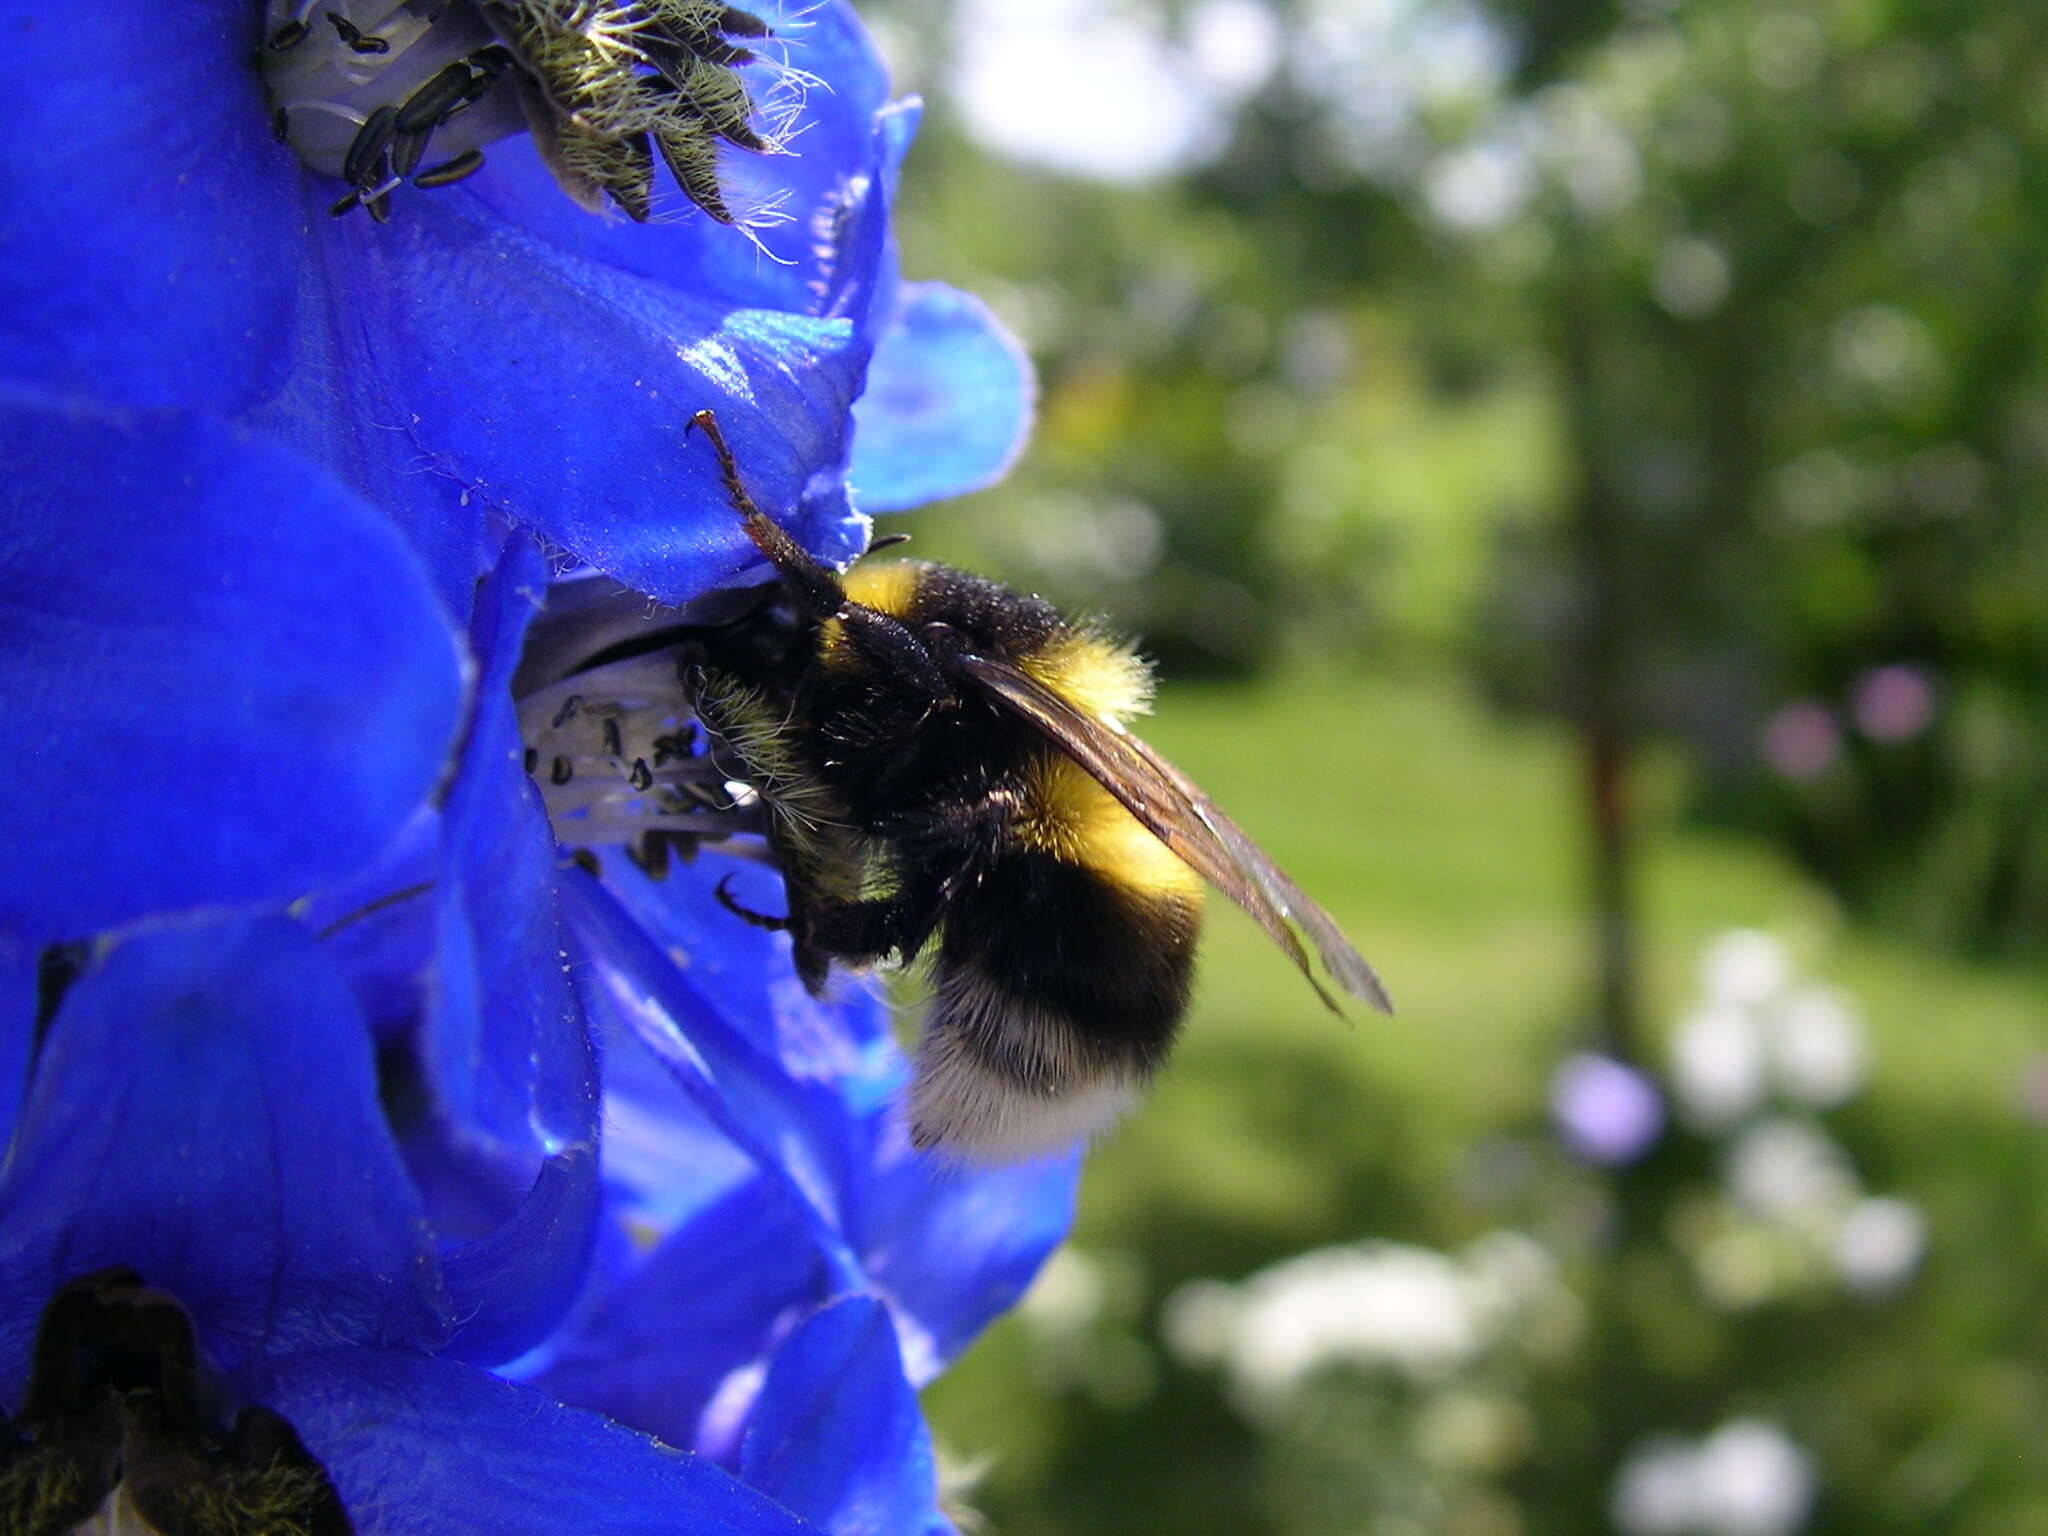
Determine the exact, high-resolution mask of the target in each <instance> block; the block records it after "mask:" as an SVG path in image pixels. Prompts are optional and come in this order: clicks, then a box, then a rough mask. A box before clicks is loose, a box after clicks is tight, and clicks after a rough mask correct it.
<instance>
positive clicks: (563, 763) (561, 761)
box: [548, 757, 576, 784]
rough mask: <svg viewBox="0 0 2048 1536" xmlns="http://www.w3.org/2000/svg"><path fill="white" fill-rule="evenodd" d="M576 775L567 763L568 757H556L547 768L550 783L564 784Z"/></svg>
mask: <svg viewBox="0 0 2048 1536" xmlns="http://www.w3.org/2000/svg"><path fill="white" fill-rule="evenodd" d="M575 777H576V770H575V769H574V768H572V767H571V766H570V765H569V759H567V758H566V757H558V758H556V759H555V760H554V762H553V763H552V764H551V765H550V766H549V768H548V782H549V783H550V784H566V783H568V782H569V781H570V780H571V779H573V778H575Z"/></svg>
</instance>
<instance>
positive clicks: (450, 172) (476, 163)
mask: <svg viewBox="0 0 2048 1536" xmlns="http://www.w3.org/2000/svg"><path fill="white" fill-rule="evenodd" d="M483 167H484V152H483V151H482V150H480V149H465V150H464V151H463V152H462V153H461V154H459V155H457V156H456V157H455V158H454V159H453V160H443V161H442V162H441V163H440V164H439V165H430V166H428V167H427V168H426V169H425V170H424V171H421V172H420V173H419V175H417V176H415V177H413V179H412V184H413V185H414V186H416V187H447V186H453V185H454V184H455V183H456V182H458V181H461V180H462V179H463V178H464V177H465V176H474V175H475V174H476V173H477V172H478V171H480V170H482V169H483Z"/></svg>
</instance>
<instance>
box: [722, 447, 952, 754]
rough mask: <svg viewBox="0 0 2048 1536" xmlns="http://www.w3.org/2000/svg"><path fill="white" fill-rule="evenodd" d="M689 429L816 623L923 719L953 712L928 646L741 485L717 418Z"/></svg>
mask: <svg viewBox="0 0 2048 1536" xmlns="http://www.w3.org/2000/svg"><path fill="white" fill-rule="evenodd" d="M690 425H691V426H693V427H695V428H697V429H698V430H699V431H701V432H702V433H703V434H704V435H705V436H706V437H707V438H709V439H710V440H711V448H712V451H713V452H714V453H716V454H717V455H718V470H719V476H720V478H721V479H723V480H724V482H725V492H726V495H728V496H729V497H731V498H732V505H733V510H734V511H736V512H738V513H739V515H740V522H741V524H742V525H743V526H744V527H745V528H746V530H747V537H748V538H750V539H752V540H753V541H754V547H755V548H756V549H758V550H760V551H761V553H762V555H764V556H765V557H766V558H767V560H768V562H769V563H770V564H771V565H773V566H774V567H775V569H776V570H777V571H779V572H781V573H782V579H783V580H784V581H785V582H786V583H788V585H789V588H790V590H791V592H792V593H793V594H794V595H795V597H796V598H797V599H798V601H800V602H801V603H802V604H803V605H804V606H805V607H806V608H808V609H809V610H810V611H811V613H812V614H813V615H814V616H816V617H817V618H820V619H832V620H836V621H837V622H838V624H839V625H840V626H841V629H842V632H843V634H844V637H845V642H846V644H848V645H849V646H851V647H852V648H853V649H854V650H855V651H857V652H859V653H860V655H861V657H862V659H864V660H866V661H868V662H870V663H872V667H871V672H872V675H873V676H874V677H875V678H877V679H878V680H881V681H884V682H886V683H887V684H889V685H890V686H891V687H892V688H894V689H895V690H896V691H897V692H899V693H901V694H903V695H904V696H905V697H906V698H909V699H911V700H913V701H914V702H915V703H916V704H917V706H918V711H919V714H920V716H922V715H923V714H925V713H928V712H929V711H930V710H932V709H944V708H948V707H950V706H951V705H952V704H953V703H954V702H955V700H954V694H953V686H952V684H951V683H950V682H949V681H948V680H947V678H946V674H945V672H944V670H943V669H942V668H941V667H940V666H939V663H938V660H937V658H936V657H934V656H933V655H932V653H931V652H930V651H929V650H928V649H926V647H925V645H924V643H923V642H922V641H920V640H919V639H918V638H917V636H915V635H913V634H912V633H911V632H910V631H909V630H908V629H906V628H905V627H904V626H903V625H902V624H900V623H898V622H897V621H896V620H895V619H892V618H890V617H889V615H888V614H886V613H883V612H881V611H880V610H878V609H874V608H870V607H868V606H867V605H866V604H864V603H856V602H854V601H853V600H852V599H851V598H849V597H848V596H847V595H846V588H845V586H844V585H842V584H841V582H840V580H839V573H838V572H837V571H835V570H833V569H832V567H830V566H829V565H825V564H823V563H822V562H820V561H817V560H813V559H812V558H811V557H810V555H809V554H807V553H806V552H805V550H804V548H803V546H802V545H800V544H798V543H797V541H796V540H795V539H792V538H791V537H790V536H789V535H788V534H787V533H785V532H783V531H782V529H781V527H780V526H779V525H778V524H777V523H776V522H775V520H774V519H773V518H771V517H769V516H768V514H767V513H765V512H763V511H762V510H761V509H760V507H758V506H757V505H755V503H754V498H753V497H751V496H749V495H748V494H747V488H746V486H745V485H744V484H742V483H741V481H740V472H739V465H738V463H737V462H736V461H735V460H734V458H733V456H732V449H731V448H730V447H728V446H727V445H726V441H725V434H724V433H723V432H721V431H720V430H719V427H718V418H717V417H716V416H714V415H713V414H712V413H711V412H710V411H699V412H698V413H697V414H696V415H695V416H692V417H691V418H690Z"/></svg>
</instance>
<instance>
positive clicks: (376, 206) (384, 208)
mask: <svg viewBox="0 0 2048 1536" xmlns="http://www.w3.org/2000/svg"><path fill="white" fill-rule="evenodd" d="M363 206H364V207H365V208H366V209H368V210H369V213H370V217H371V218H373V219H375V220H376V221H377V222H378V223H379V224H389V223H390V222H391V196H390V194H389V193H385V192H380V193H378V194H377V195H376V196H375V197H366V198H364V199H363Z"/></svg>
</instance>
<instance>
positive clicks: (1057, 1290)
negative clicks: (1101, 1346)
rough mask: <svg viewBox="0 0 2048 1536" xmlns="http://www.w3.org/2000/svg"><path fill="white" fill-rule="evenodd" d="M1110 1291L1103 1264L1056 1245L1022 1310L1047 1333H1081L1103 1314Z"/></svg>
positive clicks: (1020, 1309)
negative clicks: (1105, 1279)
mask: <svg viewBox="0 0 2048 1536" xmlns="http://www.w3.org/2000/svg"><path fill="white" fill-rule="evenodd" d="M1106 1292H1107V1287H1106V1286H1105V1284H1104V1281H1103V1275H1102V1268H1101V1266H1100V1265H1099V1264H1097V1263H1096V1262H1095V1261H1094V1260H1093V1259H1091V1258H1089V1257H1088V1256H1087V1255H1086V1254H1084V1253H1082V1252H1080V1251H1079V1250H1078V1249H1075V1248H1072V1247H1060V1248H1055V1249H1054V1250H1053V1255H1052V1257H1051V1258H1050V1259H1048V1260H1046V1264H1045V1268H1043V1269H1041V1270H1040V1271H1039V1272H1038V1278H1037V1279H1036V1280H1034V1281H1032V1282H1031V1289H1030V1290H1028V1291H1026V1292H1025V1293H1024V1299H1023V1301H1021V1302H1019V1303H1018V1310H1019V1311H1021V1312H1022V1313H1023V1314H1024V1316H1025V1317H1026V1318H1028V1319H1029V1320H1030V1321H1031V1323H1032V1324H1033V1325H1034V1326H1036V1327H1038V1328H1040V1329H1043V1330H1044V1331H1045V1332H1047V1333H1079V1332H1081V1331H1082V1330H1083V1329H1085V1328H1086V1327H1088V1325H1089V1324H1091V1323H1093V1322H1094V1321H1095V1319H1096V1318H1097V1317H1099V1316H1100V1315H1101V1313H1102V1303H1103V1299H1104V1296H1105V1294H1106Z"/></svg>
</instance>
